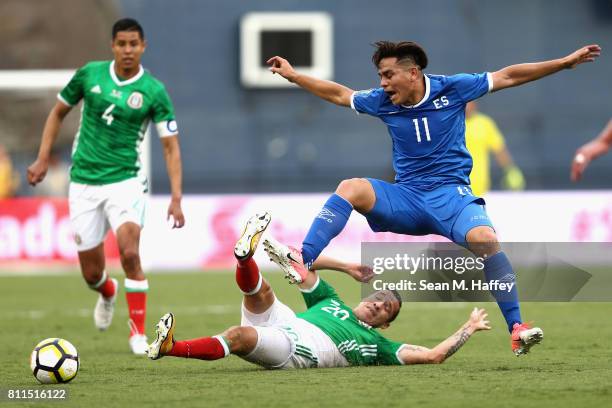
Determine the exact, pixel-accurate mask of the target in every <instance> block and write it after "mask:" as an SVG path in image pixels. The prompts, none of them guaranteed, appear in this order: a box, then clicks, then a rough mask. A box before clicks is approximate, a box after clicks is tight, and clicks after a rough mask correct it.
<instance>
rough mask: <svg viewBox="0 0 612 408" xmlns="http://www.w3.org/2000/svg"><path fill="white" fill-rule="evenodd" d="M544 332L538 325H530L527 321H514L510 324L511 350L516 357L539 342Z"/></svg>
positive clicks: (525, 352) (527, 351)
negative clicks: (512, 324)
mask: <svg viewBox="0 0 612 408" xmlns="http://www.w3.org/2000/svg"><path fill="white" fill-rule="evenodd" d="M543 338H544V332H543V331H542V329H540V328H539V327H531V326H529V325H528V324H527V323H521V324H519V323H514V326H512V337H511V344H512V351H513V352H514V354H515V355H516V356H517V357H518V356H521V355H523V354H527V353H529V349H531V347H533V346H535V345H536V344H538V343H540V342H541V341H542V339H543Z"/></svg>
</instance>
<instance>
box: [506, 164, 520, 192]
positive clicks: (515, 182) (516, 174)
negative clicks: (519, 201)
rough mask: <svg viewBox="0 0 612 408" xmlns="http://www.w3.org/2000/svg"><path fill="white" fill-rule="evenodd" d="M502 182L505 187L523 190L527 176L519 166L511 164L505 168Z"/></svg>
mask: <svg viewBox="0 0 612 408" xmlns="http://www.w3.org/2000/svg"><path fill="white" fill-rule="evenodd" d="M502 184H503V186H504V188H505V189H507V190H512V191H521V190H524V189H525V176H523V172H522V171H521V169H519V168H518V167H517V166H514V165H512V166H509V167H508V168H507V169H506V170H505V174H504V178H503V180H502Z"/></svg>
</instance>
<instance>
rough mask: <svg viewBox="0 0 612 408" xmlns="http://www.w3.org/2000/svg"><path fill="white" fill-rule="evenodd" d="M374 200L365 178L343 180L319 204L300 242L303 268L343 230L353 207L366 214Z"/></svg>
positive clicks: (370, 185) (371, 188)
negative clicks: (323, 202)
mask: <svg viewBox="0 0 612 408" xmlns="http://www.w3.org/2000/svg"><path fill="white" fill-rule="evenodd" d="M375 203H376V194H375V192H374V188H373V187H372V184H371V183H370V181H369V180H367V179H364V178H354V179H348V180H343V181H342V182H340V184H339V185H338V188H337V189H336V192H335V193H334V194H332V195H331V196H330V197H329V198H328V199H327V202H325V204H324V205H323V208H322V209H321V211H319V214H317V216H316V217H315V219H314V221H313V222H312V224H311V226H310V229H309V231H308V234H306V238H305V239H304V242H303V243H302V258H303V262H304V264H305V265H306V266H307V267H310V265H312V263H313V262H314V261H315V260H316V259H317V257H318V256H319V255H320V254H321V252H322V251H323V249H325V247H327V245H328V244H329V242H330V241H331V240H332V239H334V238H335V237H336V236H337V235H338V234H339V233H340V232H341V231H342V230H343V229H344V226H345V225H346V223H347V222H348V219H349V217H350V215H351V212H352V211H353V209H355V210H357V211H358V212H360V213H362V214H366V213H368V212H369V211H370V210H371V209H372V208H373V207H374V204H375Z"/></svg>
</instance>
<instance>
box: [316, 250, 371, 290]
mask: <svg viewBox="0 0 612 408" xmlns="http://www.w3.org/2000/svg"><path fill="white" fill-rule="evenodd" d="M312 269H314V270H317V269H330V270H332V271H339V272H344V273H346V274H348V275H350V276H351V277H352V278H353V279H355V280H356V281H358V282H362V283H368V282H369V281H370V279H372V277H373V276H374V271H373V270H372V268H370V267H369V266H367V265H361V264H358V263H352V262H343V261H339V260H337V259H334V258H330V257H328V256H324V255H319V257H318V258H317V259H316V261H314V262H313V264H312Z"/></svg>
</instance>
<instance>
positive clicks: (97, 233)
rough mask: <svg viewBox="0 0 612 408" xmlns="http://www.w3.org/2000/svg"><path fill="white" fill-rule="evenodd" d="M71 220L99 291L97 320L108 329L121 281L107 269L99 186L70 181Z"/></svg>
mask: <svg viewBox="0 0 612 408" xmlns="http://www.w3.org/2000/svg"><path fill="white" fill-rule="evenodd" d="M68 197H69V210H70V224H71V227H72V230H73V233H74V238H75V243H76V246H77V251H78V256H79V265H80V267H81V273H82V275H83V279H84V280H85V282H86V283H87V285H88V286H89V287H90V288H91V289H93V290H95V291H96V292H98V293H99V294H100V295H99V297H98V300H97V302H96V306H95V308H94V324H95V326H96V327H97V328H98V329H100V330H106V329H107V328H108V327H109V326H110V324H111V322H112V319H113V312H114V305H115V298H116V296H117V289H118V283H117V280H116V279H113V278H110V277H109V276H108V273H107V272H106V271H105V270H104V267H105V260H104V242H103V241H104V237H105V236H106V233H107V231H108V225H107V223H106V219H105V216H104V211H103V208H102V202H103V201H102V199H101V198H100V197H99V188H98V187H97V186H87V185H84V184H78V183H70V191H69V194H68Z"/></svg>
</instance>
